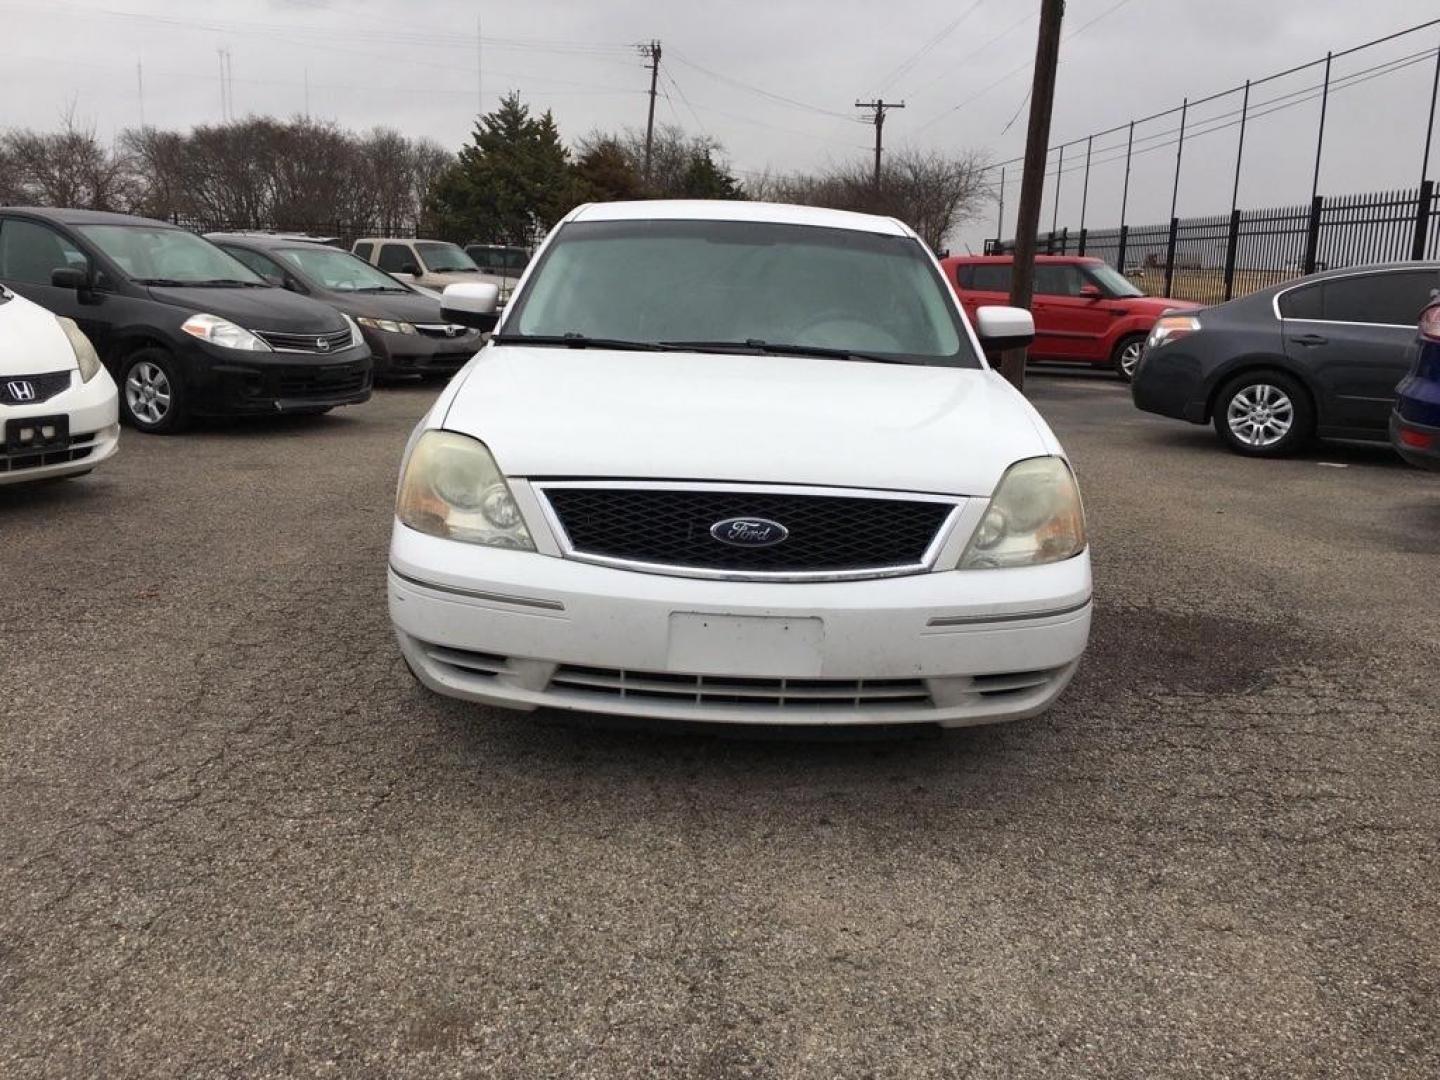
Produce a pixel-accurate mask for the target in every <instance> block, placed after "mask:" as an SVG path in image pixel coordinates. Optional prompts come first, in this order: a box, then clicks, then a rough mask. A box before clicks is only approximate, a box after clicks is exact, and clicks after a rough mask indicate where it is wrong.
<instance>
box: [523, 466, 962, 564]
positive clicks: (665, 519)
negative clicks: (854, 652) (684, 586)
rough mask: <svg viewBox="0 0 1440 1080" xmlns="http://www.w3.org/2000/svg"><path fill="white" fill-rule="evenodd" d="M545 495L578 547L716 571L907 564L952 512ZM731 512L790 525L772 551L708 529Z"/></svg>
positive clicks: (875, 502)
mask: <svg viewBox="0 0 1440 1080" xmlns="http://www.w3.org/2000/svg"><path fill="white" fill-rule="evenodd" d="M545 493H546V496H547V497H548V498H549V500H550V504H551V506H553V507H554V508H555V513H556V515H557V516H558V517H559V519H560V522H561V524H562V525H563V526H564V528H565V532H566V534H567V535H568V536H569V537H570V543H571V546H572V547H574V549H575V550H576V552H578V553H582V554H587V555H597V556H604V557H607V558H613V559H628V560H631V561H634V562H648V563H660V564H664V565H668V566H683V567H695V568H704V569H712V570H739V571H746V570H749V571H756V572H762V573H763V572H769V573H784V572H811V571H814V572H822V571H845V570H868V569H882V568H886V567H895V566H911V565H915V564H917V563H920V562H922V561H923V560H924V557H925V552H926V550H927V549H928V548H929V547H930V544H931V542H932V541H933V540H934V539H935V534H936V532H938V531H939V529H940V526H941V525H942V524H943V523H944V521H945V518H946V516H947V515H948V514H949V513H950V510H951V509H952V507H951V505H950V504H948V503H937V502H918V501H910V500H903V499H874V498H861V497H851V496H842V495H789V494H771V493H765V492H756V491H657V490H649V489H637V488H580V487H576V488H565V487H550V488H547V489H546V492H545ZM728 518H764V519H766V520H768V521H774V522H779V523H780V524H781V525H783V526H784V527H785V528H786V529H788V530H789V535H788V536H787V537H786V538H785V539H784V540H783V541H781V542H779V543H776V544H773V545H771V546H768V547H735V546H732V545H730V544H725V543H721V542H720V541H719V540H716V539H715V538H714V537H713V536H711V535H710V527H711V526H712V525H714V524H716V523H717V522H720V521H725V520H726V519H728Z"/></svg>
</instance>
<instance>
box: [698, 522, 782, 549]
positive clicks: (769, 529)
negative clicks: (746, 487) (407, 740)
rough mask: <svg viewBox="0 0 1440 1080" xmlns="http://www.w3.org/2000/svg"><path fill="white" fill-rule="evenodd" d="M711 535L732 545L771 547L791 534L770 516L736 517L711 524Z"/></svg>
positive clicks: (721, 541) (723, 542)
mask: <svg viewBox="0 0 1440 1080" xmlns="http://www.w3.org/2000/svg"><path fill="white" fill-rule="evenodd" d="M710 535H711V536H713V537H714V538H715V539H716V540H719V541H720V543H722V544H729V545H731V546H732V547H752V548H758V547H770V546H772V545H774V544H778V543H780V542H781V541H783V540H784V539H785V538H786V537H787V536H789V535H790V530H789V529H787V528H786V527H785V526H784V525H781V524H780V523H779V522H778V521H771V520H770V519H769V518H756V517H734V518H726V519H725V520H724V521H717V522H715V524H714V525H711V526H710Z"/></svg>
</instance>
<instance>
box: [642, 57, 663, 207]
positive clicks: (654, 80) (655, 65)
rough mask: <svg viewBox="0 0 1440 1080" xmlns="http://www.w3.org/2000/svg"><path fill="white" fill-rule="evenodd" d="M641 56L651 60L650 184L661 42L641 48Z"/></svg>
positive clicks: (647, 170) (647, 164)
mask: <svg viewBox="0 0 1440 1080" xmlns="http://www.w3.org/2000/svg"><path fill="white" fill-rule="evenodd" d="M640 55H641V56H647V57H649V58H650V115H649V117H647V118H646V120H645V183H646V184H647V185H648V184H649V183H650V156H651V153H652V152H653V151H654V148H655V88H656V85H657V84H658V83H659V81H660V42H658V41H656V40H654V39H653V38H652V39H651V41H650V44H649V45H641V46H640Z"/></svg>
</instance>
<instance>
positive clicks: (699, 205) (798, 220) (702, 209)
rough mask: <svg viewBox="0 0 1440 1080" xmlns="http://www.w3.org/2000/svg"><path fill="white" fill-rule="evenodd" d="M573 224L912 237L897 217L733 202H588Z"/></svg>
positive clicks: (572, 217)
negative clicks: (697, 224)
mask: <svg viewBox="0 0 1440 1080" xmlns="http://www.w3.org/2000/svg"><path fill="white" fill-rule="evenodd" d="M570 220H571V221H754V222H771V223H774V224H778V225H810V226H814V227H816V228H824V229H849V230H851V231H852V232H870V233H880V234H883V235H886V236H912V235H913V234H912V233H911V231H910V230H909V229H908V228H906V227H905V226H904V225H902V224H900V222H898V221H896V220H895V219H894V218H886V217H877V216H876V215H874V214H857V213H855V212H854V211H851V210H828V209H824V208H822V207H819V206H795V205H792V204H789V203H764V202H745V201H742V200H730V199H647V200H641V201H636V202H610V203H589V204H588V205H585V206H582V207H580V208H579V209H577V210H575V211H574V212H573V214H572V215H571V218H570Z"/></svg>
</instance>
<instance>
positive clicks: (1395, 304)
mask: <svg viewBox="0 0 1440 1080" xmlns="http://www.w3.org/2000/svg"><path fill="white" fill-rule="evenodd" d="M1437 286H1440V275H1437V274H1436V273H1435V271H1433V270H1398V271H1388V272H1384V273H1377V274H1356V275H1354V276H1351V277H1342V278H1331V279H1329V280H1326V281H1317V282H1316V283H1315V284H1314V285H1306V286H1305V287H1303V288H1300V289H1292V290H1290V291H1289V292H1287V293H1284V294H1283V295H1282V296H1281V297H1280V314H1281V315H1282V316H1283V317H1285V318H1287V319H1318V320H1321V321H1323V322H1351V323H1368V324H1371V325H1376V326H1414V325H1416V324H1417V323H1418V322H1419V321H1420V312H1421V311H1423V310H1424V309H1425V307H1426V305H1428V304H1429V303H1430V301H1431V298H1432V296H1433V294H1434V291H1435V289H1436V287H1437Z"/></svg>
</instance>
